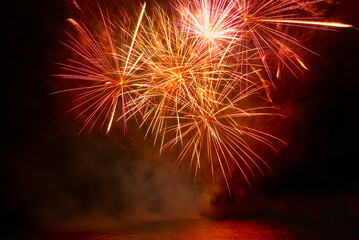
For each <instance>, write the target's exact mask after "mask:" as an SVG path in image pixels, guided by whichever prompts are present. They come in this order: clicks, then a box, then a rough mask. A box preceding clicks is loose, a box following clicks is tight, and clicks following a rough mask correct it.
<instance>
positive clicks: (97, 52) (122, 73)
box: [57, 4, 145, 133]
mask: <svg viewBox="0 0 359 240" xmlns="http://www.w3.org/2000/svg"><path fill="white" fill-rule="evenodd" d="M144 9H145V4H144V5H143V7H142V10H141V13H140V16H139V18H138V21H137V24H136V26H135V29H134V30H133V29H132V27H133V26H134V23H132V21H131V20H130V18H129V17H128V16H127V15H126V14H124V13H123V15H122V19H116V21H112V20H111V17H110V15H109V12H108V10H107V9H106V10H105V11H103V10H102V9H101V8H100V7H99V12H100V16H101V21H100V23H101V25H99V24H98V23H92V24H85V23H83V22H79V21H76V20H75V19H72V18H70V19H68V21H69V22H70V23H71V24H72V25H73V26H74V27H75V29H76V31H77V35H76V36H74V35H71V34H68V36H69V40H68V42H66V43H64V45H65V46H67V47H68V48H69V49H71V50H72V51H73V52H74V53H75V56H76V58H74V59H68V62H67V63H66V64H60V66H61V69H62V70H63V71H64V72H65V73H62V74H59V75H57V76H59V77H61V78H64V79H71V80H80V81H84V82H85V86H81V87H77V88H72V89H67V90H63V91H59V92H64V91H76V92H78V93H79V94H78V96H79V97H78V99H77V102H79V104H77V105H76V106H75V107H74V108H72V109H71V110H70V111H74V110H75V109H81V111H80V113H79V114H78V117H80V116H82V115H86V118H85V124H84V127H83V129H84V128H85V127H86V126H89V128H90V130H91V129H92V128H93V127H94V125H95V123H97V122H98V121H99V122H101V127H102V126H103V125H105V124H107V130H106V132H107V133H108V132H109V131H110V129H111V126H112V123H113V120H114V118H115V115H116V112H117V111H118V105H120V106H121V109H122V111H121V113H120V116H119V117H120V118H123V119H124V127H125V129H126V121H127V116H129V115H130V112H129V109H130V106H132V105H136V99H137V98H138V94H139V93H138V92H137V90H136V88H137V87H138V85H139V84H140V82H141V81H142V77H141V76H142V75H140V74H138V72H143V69H142V68H141V64H140V63H141V62H140V59H141V58H142V54H140V53H139V52H137V51H136V50H135V49H134V48H133V45H134V42H135V40H136V37H137V31H138V28H139V26H140V24H141V20H142V17H143V13H144ZM93 26H96V27H97V28H96V29H94V27H93ZM83 129H82V130H83ZM82 130H81V131H82Z"/></svg>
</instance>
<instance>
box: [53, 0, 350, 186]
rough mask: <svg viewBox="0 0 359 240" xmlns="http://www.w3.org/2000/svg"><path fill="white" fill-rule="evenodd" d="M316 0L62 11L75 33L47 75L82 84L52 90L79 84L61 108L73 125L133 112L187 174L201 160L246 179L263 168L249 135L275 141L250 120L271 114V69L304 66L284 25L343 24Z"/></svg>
mask: <svg viewBox="0 0 359 240" xmlns="http://www.w3.org/2000/svg"><path fill="white" fill-rule="evenodd" d="M318 2H321V0H312V1H302V0H268V1H263V0H219V1H214V0H191V1H182V0H176V2H175V4H174V11H173V12H170V13H168V12H166V11H165V10H163V9H162V8H161V7H160V6H159V5H156V6H155V7H154V8H153V9H152V12H151V14H149V13H146V11H145V7H146V4H143V5H142V8H141V9H140V11H139V14H138V17H137V20H136V21H134V22H133V21H131V19H130V17H128V16H127V15H126V14H125V12H124V11H122V12H121V16H122V17H121V18H112V19H111V16H110V14H109V11H108V10H107V9H105V10H103V9H102V8H101V7H99V6H98V9H99V12H100V20H99V21H98V20H96V21H95V22H85V23H84V22H81V21H77V20H75V19H69V20H68V21H69V22H70V23H71V24H72V25H73V26H74V28H75V29H76V32H77V35H73V34H68V37H69V40H68V41H67V42H66V43H64V44H65V45H66V46H67V47H68V48H69V49H70V50H71V51H73V53H74V55H75V57H74V58H72V59H69V60H68V62H67V63H65V64H60V66H61V69H62V71H64V73H61V74H59V75H57V76H59V77H61V78H63V79H70V80H76V81H82V82H85V86H81V87H77V88H71V89H67V90H63V91H59V92H66V91H71V92H79V95H78V98H77V102H78V104H77V105H76V106H75V107H74V108H72V109H71V110H70V111H73V110H75V109H77V110H80V113H79V114H78V117H80V116H83V115H85V116H86V117H85V124H84V127H83V129H84V128H85V127H89V129H90V130H91V129H92V128H93V127H94V125H95V124H96V123H97V122H99V123H100V124H101V127H102V126H104V125H107V128H106V132H107V133H108V132H109V131H110V129H111V126H112V124H113V122H114V120H115V119H117V120H120V119H122V120H123V123H124V129H125V130H126V122H127V121H128V120H129V119H132V118H135V119H136V120H137V121H138V122H139V125H140V127H145V128H147V133H146V136H148V135H154V144H155V145H157V144H158V145H159V146H160V152H162V151H163V150H165V149H168V148H172V147H174V146H175V145H180V147H181V152H180V154H179V156H178V158H177V161H176V165H177V166H179V165H180V164H182V163H183V162H184V160H185V159H188V160H189V166H190V169H193V168H194V169H195V170H194V172H195V176H197V173H198V170H199V169H200V168H201V166H202V165H204V163H206V164H208V165H207V166H209V167H210V169H211V172H212V176H213V181H214V177H215V175H216V172H217V170H219V172H220V173H221V174H222V175H223V178H224V180H225V182H226V184H227V187H228V190H229V189H230V184H229V177H230V176H231V175H232V173H233V171H234V169H239V171H240V172H241V173H242V175H243V176H244V178H245V180H246V181H247V182H248V184H249V186H250V180H249V178H250V176H254V175H255V172H256V171H257V172H258V171H259V172H260V173H262V174H263V170H262V168H269V166H268V164H267V163H266V161H265V160H264V159H262V158H261V157H260V154H258V153H256V152H255V150H254V147H253V146H252V144H254V143H253V142H257V143H261V144H264V145H265V146H267V147H269V148H272V149H273V150H274V151H275V150H276V144H277V143H284V142H283V141H281V140H280V139H278V138H276V137H274V136H272V135H270V134H268V133H266V132H265V131H263V130H260V129H259V128H257V127H255V124H253V122H254V121H256V120H257V119H259V118H262V117H270V116H280V114H279V113H277V110H276V109H275V107H274V105H273V103H272V101H271V96H270V95H271V91H270V87H271V86H274V84H273V69H276V77H277V78H279V77H280V71H281V68H283V66H284V67H286V68H287V69H289V70H290V71H291V72H292V73H293V74H295V72H296V71H298V70H299V71H301V69H303V68H304V69H307V67H306V65H305V63H304V61H303V60H302V59H301V57H300V55H299V54H298V53H297V51H295V49H305V50H308V51H310V50H309V49H307V48H306V47H305V46H303V45H302V44H301V43H300V42H299V41H298V40H297V39H296V38H295V37H293V36H291V35H290V34H289V33H288V32H287V28H290V27H309V28H316V29H328V28H329V27H330V28H338V27H350V25H346V24H341V23H335V22H324V21H320V19H319V18H318V16H316V14H317V13H318V10H317V9H316V8H314V7H313V6H315V4H316V3H318ZM75 3H76V2H75ZM75 6H76V8H78V9H79V10H80V11H81V12H83V10H82V9H81V7H80V6H79V5H78V4H77V3H76V4H75ZM262 69H264V70H265V71H264V74H263V72H262V73H261V70H262ZM265 73H266V74H265ZM81 131H82V130H81ZM195 179H196V177H195Z"/></svg>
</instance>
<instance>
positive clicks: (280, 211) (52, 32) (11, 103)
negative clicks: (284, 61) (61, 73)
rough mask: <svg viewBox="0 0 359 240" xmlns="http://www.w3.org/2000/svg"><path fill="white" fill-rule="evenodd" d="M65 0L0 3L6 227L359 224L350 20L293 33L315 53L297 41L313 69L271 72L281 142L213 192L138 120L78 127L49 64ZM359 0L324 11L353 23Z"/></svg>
mask: <svg viewBox="0 0 359 240" xmlns="http://www.w3.org/2000/svg"><path fill="white" fill-rule="evenodd" d="M7 2H9V1H7ZM67 2H70V1H67ZM67 2H66V1H63V0H52V1H11V3H6V4H5V6H4V5H3V8H2V12H3V13H4V14H5V16H3V21H2V24H1V33H2V34H1V35H2V39H3V40H5V43H4V42H3V43H2V50H1V52H2V54H1V55H2V64H1V65H2V71H1V75H2V77H1V79H2V82H3V85H2V95H1V96H2V111H3V113H4V114H3V117H2V118H3V119H5V121H3V124H2V127H3V133H2V138H3V141H2V145H1V146H2V151H1V154H2V157H1V169H2V174H1V178H2V179H1V181H0V182H1V194H2V196H1V202H2V203H1V207H0V211H1V212H2V213H1V222H2V228H3V230H5V231H6V232H8V233H11V232H18V233H19V232H28V231H33V230H34V229H38V228H42V227H48V226H52V225H56V224H57V223H59V222H61V223H64V222H65V223H69V222H70V223H71V222H78V221H81V219H82V220H83V219H86V220H87V219H100V218H101V219H107V220H108V219H110V220H126V219H128V218H130V219H136V220H141V218H143V220H151V219H155V220H161V219H166V218H184V217H186V216H189V217H193V216H195V215H196V214H202V215H206V216H209V217H216V218H217V217H219V218H225V217H234V218H261V219H269V220H273V219H275V220H276V221H282V222H286V223H290V222H293V221H294V220H293V219H294V217H293V216H294V215H295V216H296V218H297V217H298V219H300V220H298V221H302V222H306V221H307V222H308V223H307V224H313V226H316V227H318V228H319V229H322V228H323V226H327V227H328V229H333V228H332V226H336V229H338V228H343V229H344V228H345V229H349V230H350V231H351V230H353V229H354V227H353V226H355V224H358V216H359V212H358V211H359V196H358V194H359V192H358V190H359V177H358V176H359V174H358V168H357V167H356V166H357V165H358V164H356V163H357V161H359V153H358V151H359V150H358V149H359V141H358V136H359V99H358V95H359V93H358V92H359V77H358V76H359V75H358V69H359V61H358V59H359V47H358V44H359V31H358V30H355V29H341V30H340V31H339V32H330V31H309V32H308V33H306V34H305V35H304V36H302V37H301V38H302V40H303V41H304V43H305V44H306V46H309V47H310V48H311V49H313V50H314V51H316V52H317V53H319V54H320V56H315V55H312V54H310V53H304V56H305V59H306V62H307V66H308V68H309V69H310V71H306V72H305V73H304V74H303V75H300V76H299V78H298V79H296V78H294V77H290V76H289V77H288V79H287V80H286V81H285V82H281V83H278V90H277V91H278V93H275V94H274V102H275V103H276V104H277V106H278V108H279V109H280V111H282V113H284V114H285V115H287V118H285V119H283V120H281V121H280V125H279V126H276V128H277V132H278V135H279V136H280V137H282V138H284V139H285V140H286V141H287V142H288V146H287V147H285V148H284V147H283V148H281V150H280V152H279V153H278V155H275V156H273V157H272V158H273V159H271V161H270V162H271V167H272V173H268V174H266V176H265V177H264V178H263V179H261V180H256V181H255V186H254V187H253V189H252V190H248V189H247V188H246V187H243V188H242V187H240V186H238V187H233V192H234V195H233V197H232V198H230V197H229V196H228V194H226V193H225V192H226V189H225V186H223V188H221V187H220V190H218V189H217V190H216V191H215V192H214V193H212V194H211V193H208V192H206V191H205V190H203V189H201V186H200V184H199V187H198V189H197V188H196V189H194V188H193V179H192V177H193V176H192V175H188V174H187V172H186V171H184V172H181V171H179V172H177V173H175V172H174V171H173V168H172V165H171V164H172V163H173V160H174V159H175V158H174V156H175V153H168V154H167V155H164V156H163V157H159V156H158V154H157V152H156V150H153V147H152V142H151V141H150V140H143V137H142V136H143V132H141V131H139V132H138V131H137V130H136V129H135V130H130V131H129V133H126V136H124V135H123V132H122V130H121V128H122V126H121V124H117V126H115V127H114V129H113V130H112V132H111V134H110V135H109V136H106V135H105V133H104V131H101V130H94V131H92V132H90V133H87V132H84V133H82V134H80V135H78V131H79V130H80V129H81V126H82V123H81V122H79V121H76V120H74V115H72V114H70V113H66V111H67V110H68V109H69V108H70V107H71V106H72V105H71V104H72V102H71V101H72V100H71V99H70V98H69V95H66V94H65V95H52V94H51V93H52V92H54V91H56V90H58V88H60V87H62V85H61V84H60V83H59V82H58V79H57V78H55V77H52V76H51V75H54V74H56V73H58V68H57V66H56V65H55V62H58V61H61V59H63V58H66V51H63V50H64V47H63V45H62V44H61V43H60V42H59V41H60V40H65V39H66V36H65V33H64V31H65V30H66V29H68V27H69V24H68V23H67V22H66V19H67V18H68V17H71V16H70V11H69V10H68V9H69V4H68V3H67ZM358 12H359V3H358V1H357V0H343V1H342V4H338V5H334V6H331V7H330V8H329V9H328V13H327V15H328V18H329V19H330V20H333V21H341V22H344V23H349V24H352V25H354V26H356V27H359V17H358ZM278 129H280V130H278ZM233 181H234V182H235V181H236V180H233ZM238 181H239V180H238ZM234 185H235V184H234ZM204 195H205V196H208V198H205V197H203V196H204ZM174 199H175V200H176V203H177V205H175V204H173V201H174ZM203 199H205V200H203ZM302 212H306V213H308V212H309V213H311V214H312V215H311V216H313V215H316V216H319V217H320V221H319V222H321V223H318V221H317V220H313V219H312V218H311V217H309V220H308V219H307V218H306V217H305V216H304V214H302ZM303 224H304V223H303ZM316 224H317V225H316ZM321 224H322V225H321ZM304 226H306V225H305V224H304ZM349 230H348V231H349ZM353 234H354V233H353Z"/></svg>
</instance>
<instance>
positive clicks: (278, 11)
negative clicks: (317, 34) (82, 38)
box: [176, 0, 351, 87]
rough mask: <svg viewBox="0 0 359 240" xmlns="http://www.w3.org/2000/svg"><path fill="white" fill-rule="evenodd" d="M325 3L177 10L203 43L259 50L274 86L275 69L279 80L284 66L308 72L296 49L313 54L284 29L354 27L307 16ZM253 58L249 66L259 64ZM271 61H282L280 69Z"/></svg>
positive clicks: (234, 2)
mask: <svg viewBox="0 0 359 240" xmlns="http://www.w3.org/2000/svg"><path fill="white" fill-rule="evenodd" d="M322 1H324V0H312V1H302V0H267V1H263V0H220V1H214V0H192V1H188V2H186V3H185V2H183V1H182V0H177V4H176V9H177V10H178V12H179V13H180V15H181V18H180V19H181V21H178V22H180V24H181V25H182V27H184V28H188V30H189V31H191V32H192V33H193V34H194V35H195V36H196V37H197V38H201V39H202V40H201V43H202V44H204V43H207V44H212V45H213V44H214V43H215V44H216V46H218V45H219V44H222V45H223V44H225V45H226V44H227V45H228V44H229V45H232V44H237V45H238V47H239V49H243V48H245V49H247V50H249V51H251V50H252V49H256V52H257V54H258V56H259V59H261V62H262V65H263V67H264V69H265V70H266V73H267V75H268V77H269V80H270V81H272V84H273V75H272V69H277V73H276V76H277V77H278V78H279V75H280V66H285V67H286V68H287V69H289V70H290V71H291V72H292V73H293V74H294V75H295V76H296V71H299V72H301V71H302V70H301V69H302V68H304V69H307V67H306V66H305V64H304V62H303V61H302V60H301V57H300V56H299V54H298V53H296V52H295V51H294V50H293V49H297V48H299V49H304V50H307V51H310V52H312V51H311V50H309V49H308V48H306V47H305V46H303V45H302V44H301V43H300V42H299V41H298V40H297V39H296V38H294V37H293V36H290V35H289V34H287V33H286V31H285V30H286V29H285V30H283V29H284V28H285V27H308V28H315V29H328V27H329V28H343V27H351V25H349V24H342V23H337V22H324V21H318V17H313V16H308V14H304V13H308V12H310V14H311V15H314V14H316V10H314V9H315V8H314V7H313V6H315V5H316V4H318V3H320V2H322ZM324 27H325V28H324ZM228 40H230V41H228ZM222 47H223V46H222ZM224 48H225V47H224ZM239 52H240V53H241V54H243V53H245V55H242V56H238V58H239V59H243V58H248V55H247V51H245V50H240V51H239ZM312 53H314V52H312ZM250 59H251V62H250V63H248V64H247V65H252V64H254V63H255V62H254V61H253V58H250ZM268 59H278V60H276V62H277V64H276V65H277V67H275V66H273V64H271V62H270V60H268ZM257 65H258V63H257ZM248 69H249V68H247V70H248ZM242 71H243V69H242ZM273 86H274V85H273ZM274 87H275V86H274Z"/></svg>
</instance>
